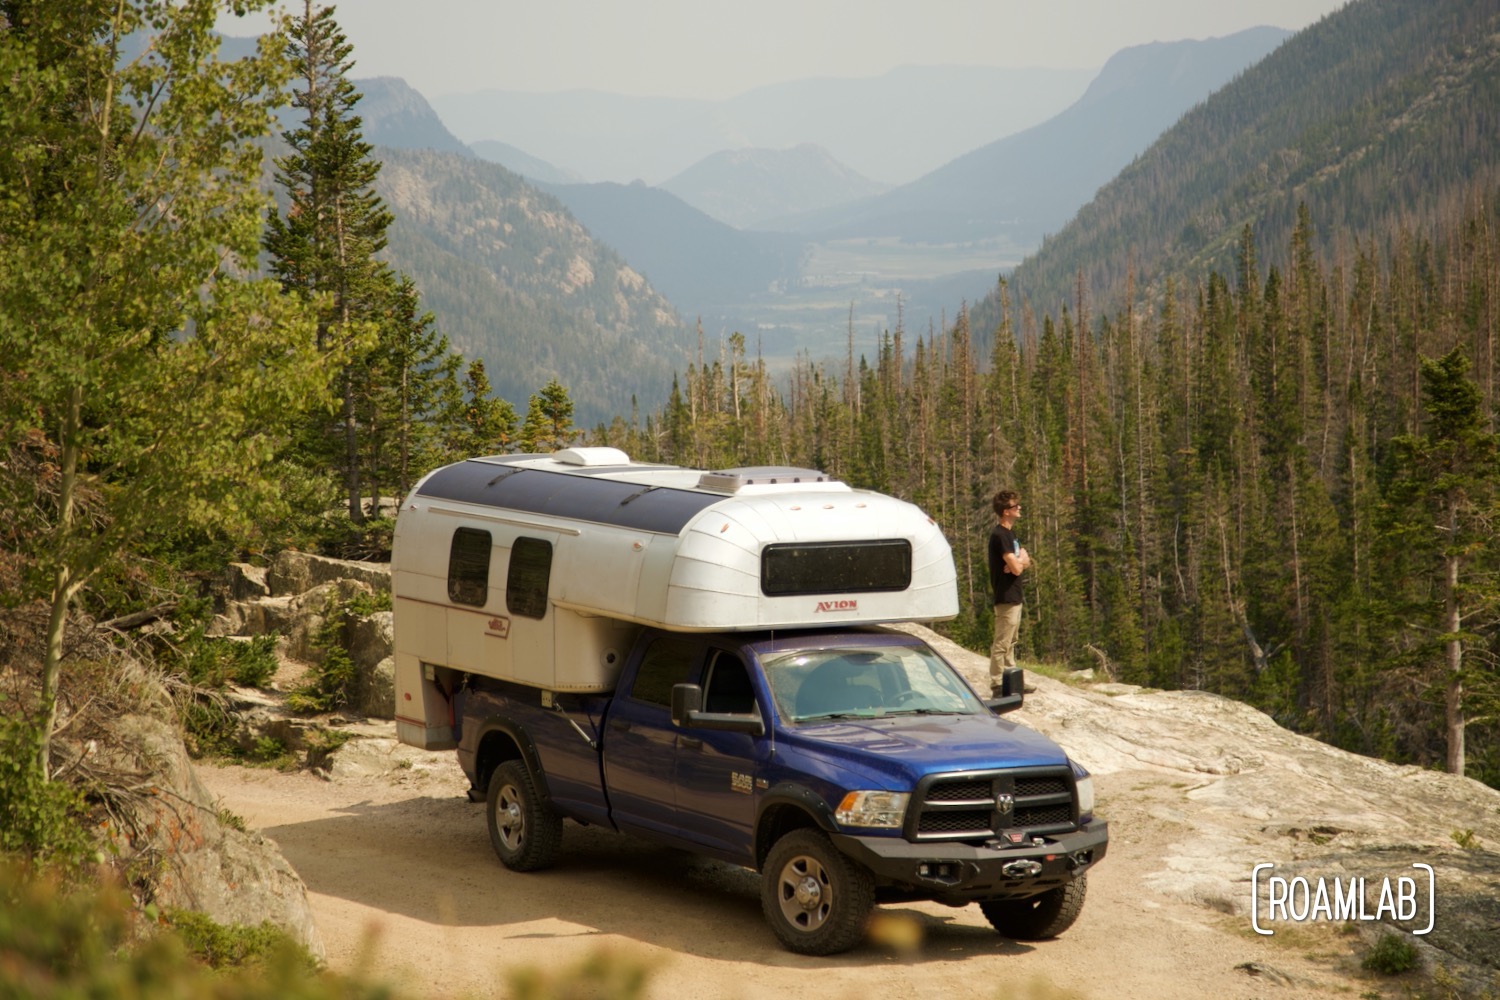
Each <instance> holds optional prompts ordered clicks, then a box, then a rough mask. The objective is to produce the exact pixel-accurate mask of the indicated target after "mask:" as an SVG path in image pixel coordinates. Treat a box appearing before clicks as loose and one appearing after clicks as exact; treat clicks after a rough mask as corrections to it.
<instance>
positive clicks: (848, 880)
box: [760, 828, 875, 955]
mask: <svg viewBox="0 0 1500 1000" xmlns="http://www.w3.org/2000/svg"><path fill="white" fill-rule="evenodd" d="M760 902H761V909H762V910H764V911H765V914H766V921H767V922H768V923H769V924H770V925H771V931H772V932H773V933H774V934H775V935H776V937H777V939H778V940H779V941H780V942H781V943H782V944H783V945H785V946H786V947H787V949H789V950H790V951H795V952H797V953H798V954H799V955H833V954H836V953H838V952H841V951H848V950H849V949H850V948H853V947H854V946H855V945H857V944H859V942H860V941H861V940H863V938H864V936H865V925H866V924H867V923H868V922H869V919H870V910H871V909H872V908H874V906H875V879H874V877H873V876H872V875H871V874H870V872H869V871H868V870H867V869H866V868H865V867H864V866H863V865H860V864H859V863H857V862H855V861H853V860H851V859H849V858H847V857H845V856H844V855H843V854H841V853H839V851H838V849H837V848H836V847H834V846H833V844H832V842H830V841H829V839H828V838H827V837H826V836H824V835H823V833H822V832H821V831H819V830H814V829H809V828H804V829H800V830H793V831H792V832H791V833H788V834H787V835H786V836H784V837H782V838H781V839H780V840H778V841H777V842H776V843H775V844H774V845H772V847H771V853H770V854H768V855H767V856H766V864H765V870H764V873H763V874H762V875H761V891H760Z"/></svg>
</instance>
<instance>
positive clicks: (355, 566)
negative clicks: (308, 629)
mask: <svg viewBox="0 0 1500 1000" xmlns="http://www.w3.org/2000/svg"><path fill="white" fill-rule="evenodd" d="M339 580H358V581H359V582H360V583H363V584H364V585H366V586H367V587H369V588H370V590H371V591H372V592H375V593H380V592H389V591H390V589H391V567H390V564H389V563H367V562H355V561H353V560H349V559H332V558H329V557H328V556H317V555H312V554H310V553H307V552H298V551H296V550H294V549H287V550H284V551H282V552H278V553H277V554H276V558H275V559H273V560H272V561H271V568H270V570H269V572H268V573H267V574H266V582H267V584H268V585H269V586H270V589H271V595H272V596H274V597H285V596H293V595H296V594H304V593H306V592H307V591H309V590H312V589H313V588H314V587H316V586H318V585H319V584H324V583H333V582H336V581H339Z"/></svg>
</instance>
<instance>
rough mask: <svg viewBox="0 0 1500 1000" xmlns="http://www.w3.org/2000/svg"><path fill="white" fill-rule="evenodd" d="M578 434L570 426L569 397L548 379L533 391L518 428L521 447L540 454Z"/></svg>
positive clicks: (555, 448)
mask: <svg viewBox="0 0 1500 1000" xmlns="http://www.w3.org/2000/svg"><path fill="white" fill-rule="evenodd" d="M577 437H578V431H577V429H576V428H574V426H573V400H572V399H571V398H569V396H568V390H567V389H566V388H564V387H563V384H562V383H561V382H559V381H558V380H557V379H555V378H554V379H549V380H548V382H547V384H546V385H544V386H543V387H542V390H541V391H540V392H537V393H533V394H532V397H531V401H530V403H529V405H528V406H527V408H526V423H525V424H524V425H523V426H522V427H521V450H522V451H523V452H528V453H534V454H544V453H549V452H553V451H559V450H561V449H563V448H567V447H568V446H570V445H571V444H572V443H573V442H574V440H575V439H576V438H577Z"/></svg>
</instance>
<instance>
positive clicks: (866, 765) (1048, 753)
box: [782, 715, 1067, 781]
mask: <svg viewBox="0 0 1500 1000" xmlns="http://www.w3.org/2000/svg"><path fill="white" fill-rule="evenodd" d="M783 733H784V735H783V736H782V738H783V739H785V740H786V741H787V742H790V743H793V744H797V745H800V746H801V747H803V748H804V749H806V750H809V751H812V752H814V753H819V754H822V755H826V756H827V757H830V758H834V759H838V760H840V761H842V762H844V763H845V764H846V766H850V767H853V768H856V769H861V770H874V771H879V772H884V773H886V774H890V773H892V772H893V771H895V772H901V773H903V774H904V775H905V776H906V777H907V778H908V780H911V781H915V780H916V779H918V778H920V777H922V776H923V775H926V774H931V773H933V772H937V771H970V770H983V769H989V768H1002V767H1032V766H1037V765H1047V764H1065V763H1066V762H1067V755H1066V754H1065V753H1063V750H1062V748H1061V747H1059V746H1058V745H1057V744H1056V743H1053V742H1052V741H1051V740H1050V739H1048V738H1047V737H1045V736H1043V735H1042V734H1041V733H1038V732H1036V731H1035V730H1032V729H1028V728H1026V727H1025V726H1022V725H1020V724H1018V723H1015V722H1010V721H1008V720H1006V719H1000V718H996V717H995V716H993V715H898V716H884V717H881V718H873V719H834V720H830V721H829V722H827V723H817V724H806V723H804V724H802V725H799V726H796V727H795V728H789V729H787V730H784V731H783Z"/></svg>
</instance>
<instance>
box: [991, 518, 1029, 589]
mask: <svg viewBox="0 0 1500 1000" xmlns="http://www.w3.org/2000/svg"><path fill="white" fill-rule="evenodd" d="M1020 551H1021V543H1020V542H1017V541H1016V535H1015V532H1013V531H1011V530H1010V529H1009V528H1007V527H1005V526H1004V525H1003V524H997V525H995V527H994V528H993V529H992V530H991V531H990V584H991V585H992V586H993V587H994V588H995V603H996V604H1020V603H1021V578H1020V577H1019V576H1016V575H1015V574H1014V573H1012V572H1011V571H1010V570H1009V569H1008V568H1007V567H1006V565H1005V553H1007V552H1009V553H1011V554H1015V553H1018V552H1020Z"/></svg>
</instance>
